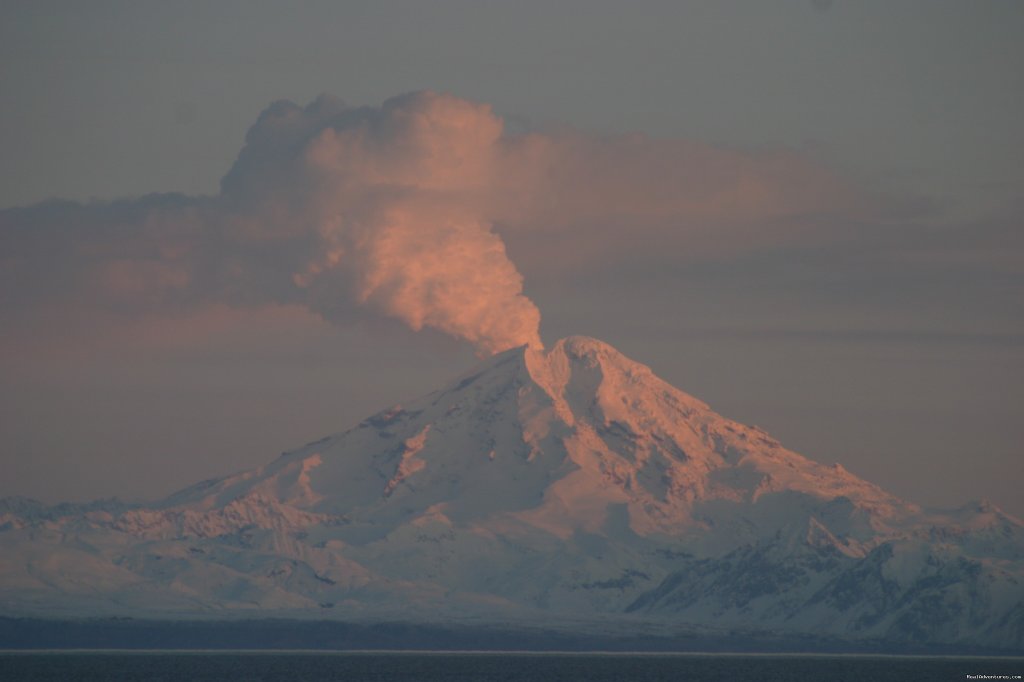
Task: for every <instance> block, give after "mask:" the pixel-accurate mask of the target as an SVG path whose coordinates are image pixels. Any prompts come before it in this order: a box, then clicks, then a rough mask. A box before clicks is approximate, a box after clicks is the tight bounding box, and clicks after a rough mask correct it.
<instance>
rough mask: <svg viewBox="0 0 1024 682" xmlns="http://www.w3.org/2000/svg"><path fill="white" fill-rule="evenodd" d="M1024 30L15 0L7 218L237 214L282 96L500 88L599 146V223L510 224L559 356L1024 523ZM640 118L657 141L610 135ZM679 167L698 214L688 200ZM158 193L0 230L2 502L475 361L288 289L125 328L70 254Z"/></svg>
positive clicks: (946, 7)
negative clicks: (253, 138)
mask: <svg viewBox="0 0 1024 682" xmlns="http://www.w3.org/2000/svg"><path fill="white" fill-rule="evenodd" d="M1021 35H1024V6H1022V5H1021V4H1020V3H1017V2H938V1H928V2H901V3H889V2H857V3H849V2H843V1H842V0H837V1H835V2H822V1H818V2H796V1H794V2H778V3H763V2H715V3H710V2H708V3H677V2H672V3H622V2H608V3H600V2H587V3H572V2H561V3H528V2H526V3H483V2H465V3H457V2H445V3H425V2H410V3H385V2H368V3H337V2H323V3H317V2H308V3H271V2H264V3H257V2H238V3H233V2H217V3H176V4H169V3H148V2H132V3H127V2H126V3H103V2H96V3H73V2H52V3H44V2H33V3H28V2H25V3H20V2H7V3H4V4H3V5H2V6H0V150H2V153H0V207H31V206H32V205H34V204H36V203H37V202H40V201H42V200H45V199H51V198H62V199H72V200H76V201H85V200H89V199H100V200H111V199H124V198H133V197H134V198H137V197H140V196H142V195H145V194H148V193H151V192H181V193H184V194H186V195H211V196H212V195H217V194H218V192H219V183H220V180H221V178H222V177H223V176H224V175H225V174H226V173H227V171H228V170H229V169H230V168H232V165H233V164H234V163H235V160H236V157H238V154H239V151H240V150H241V149H242V147H243V144H244V143H245V136H246V131H247V130H248V129H249V128H250V126H252V125H253V124H254V123H255V122H256V120H257V117H258V116H259V114H260V112H261V111H262V110H263V109H264V108H266V107H267V105H268V104H269V103H270V102H272V101H274V100H278V99H282V98H284V99H291V100H293V101H295V102H296V103H298V104H299V105H300V106H304V105H306V104H307V103H309V102H310V101H312V100H313V99H314V98H315V97H317V96H318V95H319V94H321V93H324V92H327V93H332V94H334V95H336V96H338V97H340V98H341V99H343V100H344V101H345V102H346V103H348V104H350V105H352V106H364V105H369V106H373V107H377V106H379V105H380V103H381V102H383V101H384V100H387V99H388V98H391V97H394V96H396V95H400V94H402V93H406V92H410V91H418V90H424V89H430V90H436V91H440V92H447V93H450V94H451V95H453V96H454V97H456V98H461V99H464V100H469V101H471V102H480V103H486V104H489V105H491V106H493V108H494V110H495V111H496V112H497V114H498V115H500V116H501V117H503V118H504V122H505V130H506V133H508V134H517V133H521V132H524V131H537V132H538V133H540V134H542V135H544V136H546V137H545V138H544V139H546V140H548V141H549V142H550V143H551V146H552V147H554V148H559V149H561V147H560V146H559V145H565V144H569V143H567V142H565V141H566V140H569V141H572V140H576V142H573V143H572V145H570V146H573V145H574V146H573V149H576V150H577V151H578V156H572V155H570V156H568V157H563V156H558V157H557V158H558V159H562V160H563V161H564V163H566V164H567V167H571V168H575V169H576V170H575V171H573V172H572V173H569V174H568V176H571V179H569V180H564V184H557V183H563V180H562V179H561V178H555V179H554V180H555V181H557V182H555V184H553V185H552V186H553V187H555V189H556V190H557V195H556V199H557V200H559V201H561V200H564V203H565V204H566V205H572V206H576V205H577V204H573V202H574V201H576V202H577V203H578V204H579V206H582V208H577V209H572V208H564V209H563V207H561V206H560V205H557V204H558V202H557V201H556V202H555V204H553V205H552V206H547V205H545V206H541V207H540V208H537V209H536V211H534V212H533V213H528V214H526V213H524V214H523V215H512V214H508V215H507V216H506V215H505V214H504V213H502V214H501V217H502V218H503V219H502V220H499V221H497V223H498V224H496V226H495V229H496V230H497V232H498V233H499V234H500V235H501V236H502V237H503V238H504V240H505V242H506V244H507V247H508V253H509V256H510V258H511V261H512V262H513V263H515V265H516V266H517V267H518V269H519V271H520V272H522V274H523V276H524V279H525V292H526V294H527V295H528V296H529V297H530V298H531V299H532V300H533V301H534V302H535V303H536V305H537V307H538V308H539V309H540V312H541V315H542V327H541V329H542V333H543V336H544V339H545V340H546V341H547V342H549V343H550V342H551V341H554V340H555V339H557V338H559V337H561V336H563V335H566V334H573V333H582V334H589V335H593V336H597V337H599V338H602V339H604V340H606V341H608V342H610V343H612V344H613V345H615V346H617V347H618V348H619V349H620V350H622V351H623V352H625V353H626V354H627V355H629V356H631V357H633V358H634V359H636V360H639V361H641V362H645V363H647V364H649V365H651V366H652V367H653V368H654V369H655V371H656V372H658V373H659V374H660V375H661V376H663V377H664V378H666V379H667V380H669V381H670V382H672V383H674V384H675V385H677V386H679V387H680V388H681V389H683V390H685V391H687V392H689V393H692V394H694V395H696V396H697V397H699V398H701V399H703V400H705V401H707V402H709V403H710V404H711V405H712V407H714V408H715V409H716V410H717V411H719V412H721V413H722V414H724V415H725V416H729V417H732V418H735V419H738V420H740V421H744V422H747V423H755V424H757V425H759V426H762V427H763V428H765V429H766V430H768V431H769V432H771V433H772V434H773V435H775V436H777V437H778V438H780V440H782V442H783V443H785V444H786V445H787V446H788V447H790V448H792V449H795V450H797V451H799V452H801V453H803V454H806V455H808V456H810V457H812V458H815V459H819V460H822V461H826V462H831V461H839V462H842V464H843V465H844V466H846V467H847V468H848V469H850V470H851V471H853V472H855V473H857V474H859V475H862V476H864V477H866V478H868V479H870V480H872V481H874V482H877V483H879V484H881V485H883V486H884V487H887V488H888V489H890V490H891V491H893V492H895V493H897V494H900V495H903V496H906V497H909V498H910V499H912V500H915V501H918V502H922V503H926V504H940V505H947V506H951V505H957V504H960V503H962V502H965V501H967V500H968V499H971V498H980V497H987V498H990V499H992V500H993V501H995V502H996V503H997V504H1000V505H1001V506H1003V507H1005V508H1006V509H1007V510H1008V511H1011V512H1013V513H1016V514H1018V515H1024V502H1021V499H1024V496H1021V495H1020V494H1019V486H1020V483H1021V482H1022V481H1024V464H1022V455H1024V452H1022V448H1021V443H1022V442H1024V388H1022V386H1024V381H1022V379H1024V371H1022V368H1024V324H1022V319H1024V315H1022V313H1024V303H1022V302H1024V235H1022V230H1024V228H1022V225H1024V199H1022V197H1024V191H1022V190H1024V132H1022V126H1021V125H1020V123H1019V121H1020V120H1024V48H1022V47H1021V41H1020V39H1019V37H1020V36H1021ZM631 133H642V134H645V135H646V136H649V138H654V140H653V142H652V141H651V140H650V139H648V140H647V142H644V141H643V140H641V141H636V140H633V141H628V140H632V138H615V139H620V142H619V143H616V145H618V146H616V145H612V146H610V147H609V146H604V145H605V143H604V142H602V140H606V139H607V138H605V137H602V136H606V135H610V134H631ZM621 139H626V140H627V141H625V142H622V141H621ZM579 150H582V151H579ZM573 154H577V152H576V151H574V152H573ZM565 159H568V160H565ZM580 159H584V160H585V159H597V160H598V161H599V162H600V163H595V164H594V165H595V166H596V167H595V168H594V169H593V172H592V173H588V172H583V171H581V170H579V168H580V167H584V166H586V165H587V164H586V163H585V162H584V161H581V160H580ZM240 163H241V162H240ZM574 164H575V165H574ZM617 165H621V167H620V168H615V167H612V166H617ZM606 166H607V167H608V168H607V170H605V167H606ZM241 167H242V168H243V170H244V169H245V168H247V166H245V165H244V164H243V165H242V166H241ZM708 168H717V169H718V170H717V171H714V172H713V173H712V171H706V169H708ZM705 171H706V173H707V174H710V175H713V176H714V179H713V180H705V179H704V174H705ZM573 173H575V174H573ZM271 175H272V177H271V180H268V181H273V182H275V183H278V184H280V183H281V182H282V180H281V178H282V177H286V174H285V173H284V171H282V172H281V174H280V175H275V174H271ZM677 176H678V177H679V178H682V179H681V180H680V181H679V182H680V183H681V185H680V189H679V194H680V195H681V196H682V197H684V199H686V201H683V202H682V203H673V202H672V201H671V200H669V199H666V198H665V197H664V196H663V193H659V192H660V190H659V189H658V187H660V184H659V183H661V182H662V180H661V178H662V177H667V178H669V180H666V181H665V182H666V183H668V185H667V186H668V191H669V193H672V192H673V191H674V186H673V185H671V182H674V181H675V180H674V179H675V178H676V177H677ZM261 177H262V176H261ZM730 178H732V179H730ZM819 178H824V179H821V180H819ZM686 179H690V180H691V181H692V182H689V183H688V182H687V180H686ZM670 181H671V182H670ZM730 182H734V183H738V184H742V183H746V184H745V185H743V186H744V187H748V188H749V187H750V186H754V187H756V188H761V189H763V190H764V192H767V195H766V196H770V198H771V201H769V200H763V201H762V200H755V199H756V196H761V195H760V194H756V192H755V195H756V196H755V198H754V199H751V198H750V196H751V195H750V194H749V193H747V194H743V193H736V192H732V190H735V189H736V188H735V187H733V185H730V184H729V183H730ZM600 183H604V184H600ZM275 186H277V185H275ZM599 186H600V188H601V189H600V190H598V189H595V188H597V187H599ZM609 187H611V188H612V189H611V190H610V191H609V189H608V188H609ZM620 188H621V192H619V189H620ZM765 188H766V189H765ZM726 190H729V191H728V192H726ZM711 191H722V192H725V194H724V196H728V197H733V198H732V199H730V200H729V201H727V202H726V203H725V204H722V205H718V204H715V205H712V204H711V203H709V202H706V201H705V194H707V193H708V192H711ZM729 192H732V193H729ZM737 192H738V190H737ZM595 194H598V195H608V198H607V200H606V202H605V203H603V204H601V203H600V202H598V203H599V204H600V205H599V206H597V207H596V208H594V209H593V210H590V209H589V208H588V207H587V206H584V205H583V204H584V203H585V202H584V201H583V199H581V197H582V198H586V197H589V196H592V195H595ZM735 197H741V199H736V198H735ZM743 197H746V198H745V199H743ZM634 200H635V201H637V202H639V203H638V204H637V205H638V206H639V208H636V207H634V208H631V209H630V210H622V211H619V210H617V207H618V206H620V205H625V204H626V203H628V202H629V201H634ZM147 201H149V200H138V201H136V202H135V203H131V202H129V203H128V204H126V205H122V206H121V208H118V209H116V210H115V209H112V208H110V207H109V206H106V205H100V207H99V208H96V207H94V208H93V209H92V210H91V212H89V211H88V210H87V209H86V208H85V207H75V206H73V205H72V206H71V207H70V208H68V209H67V210H66V211H65V212H64V213H62V212H60V211H55V210H54V209H53V208H52V207H50V208H46V207H36V208H25V209H24V210H21V211H11V210H6V211H3V212H2V213H0V228H4V229H8V230H21V231H22V232H24V230H26V229H29V228H25V227H24V226H25V225H30V226H31V229H32V230H35V232H34V233H33V234H38V235H40V236H39V237H38V238H37V239H35V241H32V240H28V241H26V239H27V238H25V239H22V238H20V237H19V238H18V239H14V240H10V241H8V242H2V241H0V245H4V244H6V247H5V248H6V249H7V253H3V252H0V259H2V258H4V257H5V256H7V257H10V256H11V254H12V253H13V254H14V255H15V256H18V254H28V255H26V256H25V257H24V259H23V260H24V263H22V265H19V266H17V267H15V266H14V265H12V264H11V263H12V262H13V261H11V260H0V268H6V269H7V271H8V272H7V273H6V274H5V273H3V272H0V277H2V279H0V287H2V288H0V296H3V297H4V299H3V300H7V301H12V302H10V303H9V304H5V305H4V306H0V314H2V315H3V316H4V317H3V321H2V324H0V330H3V338H2V339H0V350H2V352H3V355H2V356H0V363H2V372H3V375H4V377H5V381H4V382H3V387H2V388H0V410H2V412H0V415H2V419H0V437H2V442H4V443H6V444H7V445H6V446H5V447H4V448H3V450H2V452H0V472H2V476H0V494H23V495H29V496H35V497H39V498H42V499H44V500H48V501H57V500H61V499H84V498H91V497H97V496H107V495H118V496H121V497H125V498H138V497H153V496H157V495H162V494H165V493H168V492H170V491H171V490H172V489H174V488H177V487H180V486H184V485H186V484H189V483H191V482H194V481H195V480H198V479H200V478H204V477H209V476H214V475H220V474H225V473H229V472H231V471H234V470H237V469H239V468H244V467H250V466H255V465H259V464H262V463H263V462H265V461H267V460H269V459H271V458H272V457H273V456H274V455H276V454H277V452H279V451H281V450H283V449H286V448H290V447H294V446H297V445H300V444H302V443H303V442H306V441H310V440H314V439H316V438H318V437H320V436H322V435H324V434H326V433H330V432H334V431H338V430H342V429H344V428H347V427H348V426H349V425H350V424H351V423H353V422H355V421H357V420H359V419H361V418H362V417H364V416H366V415H367V414H369V413H371V412H373V411H375V410H376V409H379V408H382V407H384V406H387V405H388V404H390V403H393V402H398V401H401V400H403V399H408V398H411V397H414V396H417V395H419V394H422V393H424V392H427V391H429V390H432V389H433V388H436V387H437V386H438V385H439V384H440V383H442V382H443V381H445V380H447V379H448V378H450V377H451V376H452V375H453V374H456V373H458V372H460V371H462V370H464V369H466V368H467V367H468V366H469V365H471V364H472V363H473V362H474V358H473V352H472V348H471V346H470V345H469V344H466V343H463V342H458V341H454V340H451V339H449V338H448V337H446V336H444V335H442V334H440V333H437V332H434V331H429V330H428V331H426V332H421V333H418V334H416V333H413V332H411V331H408V330H407V329H405V328H404V327H403V326H402V325H400V324H398V323H396V322H392V321H381V320H378V319H373V318H365V319H364V318H362V317H358V316H356V317H353V316H351V315H348V314H346V315H345V316H344V317H343V318H337V317H335V318H332V319H333V321H334V324H330V323H326V322H323V321H321V320H320V319H319V318H318V317H316V315H315V314H313V313H310V312H309V311H308V310H307V309H304V308H301V307H299V308H296V307H295V306H294V305H293V303H294V302H293V301H290V300H277V299H274V298H273V296H271V297H270V298H268V299H260V300H259V301H258V304H254V303H252V302H245V303H244V305H243V304H242V303H240V299H239V298H237V297H235V298H231V297H228V298H223V297H222V298H219V299H217V300H215V301H212V302H211V301H207V300H206V299H201V298H200V299H193V298H189V299H188V300H185V301H178V302H175V303H174V305H163V304H161V305H155V306H144V305H136V304H135V303H133V304H132V305H131V306H128V307H127V308H125V307H122V308H118V307H117V306H114V307H113V308H111V307H109V306H103V305H99V306H98V307H99V308H102V311H97V310H94V309H93V308H94V307H97V305H98V304H99V303H105V302H104V301H98V300H97V297H96V295H94V296H93V297H92V298H89V296H88V295H87V294H81V297H80V299H78V298H75V297H73V296H70V295H69V294H68V293H67V292H68V290H65V289H62V288H61V286H62V285H61V283H60V282H61V278H62V276H63V274H64V273H67V272H69V271H70V270H73V268H75V267H77V265H76V263H77V262H78V261H76V260H74V259H72V257H71V256H66V255H65V251H66V250H68V249H69V248H70V247H68V246H67V244H69V243H74V244H82V245H88V244H96V245H97V247H96V248H97V249H99V248H100V246H102V247H103V248H112V247H111V245H112V244H114V245H116V244H120V243H121V241H120V240H122V237H120V236H118V235H120V234H121V233H119V232H116V231H115V232H111V233H110V234H113V235H114V236H109V235H108V236H103V235H105V234H107V233H106V232H104V230H105V229H107V228H106V227H105V226H106V222H104V221H108V222H109V221H112V220H115V219H117V220H124V221H125V224H126V225H128V226H129V227H128V228H125V229H136V228H135V227H132V226H135V225H136V223H134V222H132V220H134V218H132V219H128V218H123V214H125V213H128V214H132V211H135V210H138V211H143V212H146V211H151V210H153V209H152V206H153V205H152V203H151V202H150V203H147ZM182 201H185V200H182ZM188 201H191V202H193V203H194V201H193V200H188ZM538 202H540V200H539V199H538ZM659 202H661V203H659ZM702 202H705V203H706V205H705V203H702ZM186 203H188V202H186ZM193 203H189V204H188V205H189V206H192V205H193ZM538 205H539V204H538ZM646 206H657V209H655V208H651V209H650V210H649V211H648V210H646V208H645V207H646ZM695 206H696V208H694V207H695ZM133 207H134V208H133ZM741 209H742V210H741ZM494 210H497V209H494ZM574 210H575V212H573V211H574ZM132 215H134V214H132ZM146 215H149V213H146ZM490 215H491V214H488V216H490ZM118 216H122V217H118ZM506 218H507V219H506ZM548 219H549V220H550V221H551V224H556V223H557V224H558V225H559V226H561V227H560V228H559V229H558V230H554V229H552V230H549V231H545V227H546V223H545V222H544V221H545V220H548ZM93 235H96V236H93ZM2 238H3V237H0V239H2ZM105 240H106V241H105ZM30 247H31V248H30ZM204 248H206V247H204ZM211 248H212V247H211ZM203 253H206V252H205V251H203ZM48 254H50V255H48ZM550 254H558V256H559V258H554V259H553V258H551V257H550ZM223 255H224V254H221V256H223ZM228 255H230V254H228ZM563 256H564V258H565V259H568V261H570V265H565V264H564V263H565V261H564V260H563V259H562V257H563ZM65 258H67V260H65ZM34 259H35V260H34ZM22 266H24V268H27V269H18V268H19V267H22ZM25 273H29V274H27V275H26V274H25ZM32 273H41V274H39V276H38V277H36V276H34V275H33V274H32ZM260 282H263V280H260ZM267 287H268V291H271V290H273V287H272V286H271V285H269V284H268V285H267ZM4 289H6V294H4V293H2V292H3V291H4ZM273 291H275V292H276V290H273ZM275 295H276V293H275ZM271 299H273V300H271ZM210 305H213V306H214V307H213V308H210V307H209V306H210ZM315 312H317V310H315V309H314V313H315ZM320 312H322V311H320Z"/></svg>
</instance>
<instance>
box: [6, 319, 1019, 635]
mask: <svg viewBox="0 0 1024 682" xmlns="http://www.w3.org/2000/svg"><path fill="white" fill-rule="evenodd" d="M0 529H2V531H0V613H3V614H20V615H47V616H60V615H74V614H83V613H104V614H136V615H149V616H164V617H174V616H183V615H188V614H196V613H204V614H225V615H238V614H250V615H253V616H255V615H260V616H266V615H289V616H296V617H305V616H315V617H329V618H363V619H373V618H385V617H396V616H404V617H408V618H413V619H415V618H417V617H422V618H431V619H438V618H440V619H444V618H452V619H457V618H478V619H489V620H492V621H495V622H498V621H504V620H510V619H513V620H514V619H518V620H520V621H522V622H530V621H541V620H543V621H545V622H554V621H556V620H557V619H558V618H563V617H564V618H566V619H573V620H575V621H576V622H579V621H587V620H588V619H589V620H591V621H594V622H597V621H604V622H609V619H624V622H634V621H636V622H639V621H641V620H642V621H644V622H662V623H665V624H666V626H670V625H673V624H691V625H697V626H700V625H706V626H714V627H731V628H745V629H748V630H750V631H756V630H763V631H775V632H779V631H781V632H791V633H807V632H813V633H818V634H822V633H825V634H832V635H835V636H841V637H855V638H875V637H877V638H888V639H893V640H897V641H915V642H960V643H971V644H979V645H990V646H1000V647H1005V648H1011V649H1012V648H1017V649H1019V648H1022V646H1024V605H1022V604H1024V526H1022V524H1021V522H1020V521H1018V520H1016V519H1014V518H1012V517H1010V516H1008V515H1006V514H1004V513H1003V512H1001V511H1000V510H998V509H997V508H995V507H993V506H991V505H988V504H984V503H982V504H973V505H969V506H967V507H965V508H963V509H960V510H956V511H952V512H931V511H925V510H922V509H920V508H919V507H917V506H916V505H913V504H910V503H908V502H905V501H903V500H900V499H898V498H896V497H894V496H892V495H890V494H888V493H886V492H885V491H883V490H881V489H880V488H878V487H877V486H875V485H872V484H870V483H867V482H865V481H863V480H861V479H859V478H857V477H856V476H853V475H852V474H850V473H848V472H846V471H845V470H844V469H843V468H842V467H840V466H838V465H834V466H825V465H822V464H819V463H816V462H813V461H810V460H808V459H806V458H804V457H802V456H800V455H798V454H796V453H793V452H790V451H788V450H786V449H785V448H783V447H782V446H781V445H780V444H779V443H778V442H777V441H775V440H774V439H772V438H771V437H770V436H769V435H768V434H766V433H764V432H763V431H761V430H760V429H757V428H752V427H747V426H743V425H741V424H738V423H736V422H732V421H730V420H728V419H725V418H723V417H721V416H719V415H717V414H715V413H714V412H712V411H711V410H710V409H709V408H708V406H707V405H705V404H704V403H702V402H700V401H699V400H696V399H695V398H693V397H691V396H688V395H686V394H685V393H683V392H681V391H678V390H677V389H675V388H673V387H672V386H670V385H668V384H666V383H665V382H663V381H661V380H660V379H658V378H657V377H655V376H654V375H653V373H652V372H651V371H650V370H649V369H648V368H647V367H645V366H643V365H641V364H639V363H635V362H633V361H631V360H629V359H627V358H625V357H624V356H622V355H621V354H620V353H618V352H617V351H616V350H615V349H613V348H611V347H610V346H608V345H606V344H604V343H602V342H600V341H596V340H594V339H588V338H583V337H570V338H568V339H563V340H562V341H559V342H558V343H557V344H555V346H554V347H553V348H552V349H551V350H550V351H547V352H545V351H539V350H532V349H526V348H519V349H513V350H510V351H507V352H505V353H502V354H499V355H496V356H494V357H493V358H491V359H489V360H488V361H486V362H485V363H483V364H482V365H481V366H480V367H478V368H477V369H476V370H475V371H474V372H472V373H470V374H468V375H466V376H464V377H462V378H460V379H459V380H457V381H456V382H454V383H452V384H451V385H450V386H448V387H446V388H445V389H443V390H441V391H437V392H435V393H432V394H430V395H427V396H425V397H423V398H421V399H419V400H416V401H413V402H411V403H408V404H406V405H403V406H396V407H394V408H392V409H390V410H387V411H385V412H382V413H380V414H377V415H375V416H373V417H370V418H369V419H367V420H365V421H364V422H362V423H361V424H359V425H357V426H356V427H354V428H352V429H350V430H348V431H345V432H343V433H340V434H336V435H334V436H330V437H328V438H325V439H323V440H320V441H317V442H314V443H310V444H308V445H306V446H304V447H302V448H299V449H297V450H294V451H291V452H288V453H285V454H283V455H281V456H280V457H279V458H278V459H276V460H275V461H273V462H271V463H269V464H268V465H266V466H263V467H260V468H259V469H256V470H253V471H248V472H243V473H241V474H237V475H234V476H228V477H225V478H222V479H216V480H211V481H204V482H202V483H199V484H197V485H194V486H192V487H190V488H186V489H185V490H182V491H180V492H178V493H175V494H174V495H171V496H170V497H168V498H166V499H164V500H161V501H159V502H157V503H154V504H149V505H137V506H130V505H122V504H120V503H117V502H116V501H109V502H100V503H92V504H91V505H58V506H57V507H45V506H43V505H39V504H38V503H33V502H31V501H27V500H22V499H17V498H9V499H7V500H3V501H0Z"/></svg>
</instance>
